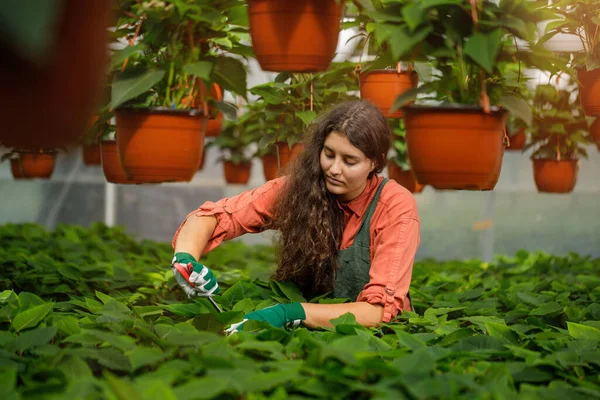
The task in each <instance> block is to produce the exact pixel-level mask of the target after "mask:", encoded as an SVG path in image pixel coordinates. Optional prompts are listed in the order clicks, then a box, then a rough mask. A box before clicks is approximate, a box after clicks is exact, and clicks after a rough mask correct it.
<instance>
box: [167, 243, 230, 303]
mask: <svg viewBox="0 0 600 400" xmlns="http://www.w3.org/2000/svg"><path fill="white" fill-rule="evenodd" d="M171 268H172V269H173V275H175V280H176V281H177V283H178V284H179V286H181V288H182V289H183V291H184V292H185V294H187V296H188V297H198V296H204V297H206V296H212V295H213V294H217V293H219V284H218V282H217V278H215V275H214V274H213V272H212V271H211V270H210V268H208V267H206V266H204V265H202V264H200V263H199V262H198V261H196V259H195V258H194V256H192V255H191V254H189V253H175V255H174V256H173V261H172V262H171Z"/></svg>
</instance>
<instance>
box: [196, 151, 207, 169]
mask: <svg viewBox="0 0 600 400" xmlns="http://www.w3.org/2000/svg"><path fill="white" fill-rule="evenodd" d="M204 160H206V146H204V148H203V149H202V159H201V161H200V166H199V167H198V171H202V169H203V168H204Z"/></svg>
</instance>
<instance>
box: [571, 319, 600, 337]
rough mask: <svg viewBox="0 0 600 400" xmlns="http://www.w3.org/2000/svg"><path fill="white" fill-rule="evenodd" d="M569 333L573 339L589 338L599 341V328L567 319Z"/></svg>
mask: <svg viewBox="0 0 600 400" xmlns="http://www.w3.org/2000/svg"><path fill="white" fill-rule="evenodd" d="M567 329H568V330H569V334H570V335H571V336H573V337H574V338H575V339H591V340H599V341H600V329H597V328H594V327H591V326H586V325H582V324H577V323H575V322H570V321H567Z"/></svg>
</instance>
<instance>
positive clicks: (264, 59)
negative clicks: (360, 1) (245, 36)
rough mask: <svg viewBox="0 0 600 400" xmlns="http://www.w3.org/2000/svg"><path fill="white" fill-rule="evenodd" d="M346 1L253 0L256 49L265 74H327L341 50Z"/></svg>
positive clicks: (250, 7) (250, 5) (252, 29)
mask: <svg viewBox="0 0 600 400" xmlns="http://www.w3.org/2000/svg"><path fill="white" fill-rule="evenodd" d="M342 8H343V2H336V1H335V0H294V1H290V0H249V1H248V16H249V18H250V36H251V38H252V48H253V49H254V54H255V55H256V59H257V60H258V62H259V64H260V67H261V68H262V69H263V70H264V71H289V72H318V71H325V70H326V69H327V68H328V67H329V64H330V63H331V60H332V58H333V56H334V55H335V50H336V47H337V41H338V36H339V30H340V22H341V17H342Z"/></svg>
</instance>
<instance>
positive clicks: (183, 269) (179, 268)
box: [173, 263, 223, 313]
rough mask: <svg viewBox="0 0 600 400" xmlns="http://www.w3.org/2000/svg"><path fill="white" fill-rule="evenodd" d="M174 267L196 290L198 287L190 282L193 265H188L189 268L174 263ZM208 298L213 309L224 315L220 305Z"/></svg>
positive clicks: (210, 297)
mask: <svg viewBox="0 0 600 400" xmlns="http://www.w3.org/2000/svg"><path fill="white" fill-rule="evenodd" d="M173 267H174V268H175V269H177V271H178V272H179V273H180V274H181V276H183V279H185V281H186V282H187V283H189V284H190V286H191V287H193V288H194V289H195V288H196V285H194V284H193V283H192V282H191V281H190V274H191V273H192V269H193V267H192V265H191V264H188V265H187V266H186V265H184V264H180V263H174V264H173ZM207 297H208V301H210V303H211V304H212V305H213V307H214V308H215V309H216V310H217V311H218V312H219V313H222V312H223V310H222V309H221V307H219V305H218V304H217V302H216V301H214V300H213V298H212V296H207Z"/></svg>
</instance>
